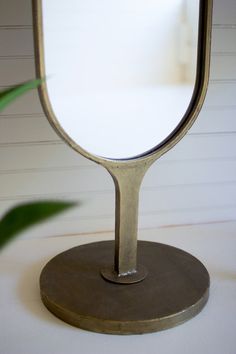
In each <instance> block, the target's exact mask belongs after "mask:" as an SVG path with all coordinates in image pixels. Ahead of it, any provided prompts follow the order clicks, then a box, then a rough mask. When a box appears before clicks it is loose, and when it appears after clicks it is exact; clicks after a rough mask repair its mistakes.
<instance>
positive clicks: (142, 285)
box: [32, 0, 212, 333]
mask: <svg viewBox="0 0 236 354" xmlns="http://www.w3.org/2000/svg"><path fill="white" fill-rule="evenodd" d="M32 4H33V19H34V43H35V57H36V75H37V77H41V78H43V77H45V66H44V47H43V28H42V3H41V0H32ZM211 24H212V0H200V14H199V36H198V61H197V75H196V83H195V87H194V93H193V96H192V100H191V102H190V105H189V107H188V109H187V111H186V113H185V115H184V117H183V119H182V120H181V121H180V123H179V125H178V126H177V127H176V129H175V130H174V131H173V132H172V133H171V134H170V135H169V136H168V137H167V138H166V139H165V141H163V142H162V143H161V144H159V145H158V146H156V147H154V148H153V149H152V150H150V151H148V152H146V153H144V154H143V155H139V156H135V157H134V158H131V159H122V160H116V159H107V158H103V157H100V156H96V155H92V154H90V153H89V152H88V151H86V150H84V149H83V148H82V147H81V146H79V145H78V144H77V143H76V142H75V141H73V140H72V139H71V138H70V137H69V136H68V135H67V133H66V132H65V131H64V130H63V129H62V127H61V126H60V123H59V122H58V120H57V118H56V117H55V115H54V113H53V110H52V107H51V104H50V99H49V97H48V93H47V83H46V82H43V84H42V85H41V87H40V89H39V95H40V99H41V102H42V106H43V109H44V111H45V114H46V116H47V117H48V119H49V122H50V123H51V125H52V126H53V127H54V129H55V130H56V132H57V133H58V134H59V135H60V136H61V137H62V138H63V139H64V140H65V141H66V142H67V143H68V144H69V145H70V146H71V147H72V148H73V149H74V150H75V151H77V152H79V153H80V154H82V155H83V156H85V157H87V158H88V159H90V160H92V161H94V162H96V163H98V164H101V165H102V166H104V167H105V168H106V169H107V170H108V172H109V173H110V175H111V176H112V178H113V180H114V183H115V188H116V225H115V243H114V248H115V260H114V265H112V264H113V262H112V260H111V259H110V256H107V257H108V258H107V259H109V260H110V261H109V262H104V264H103V262H102V261H101V262H99V261H98V259H97V258H96V257H95V258H94V250H92V248H90V247H89V245H88V246H87V247H86V246H81V247H80V248H78V251H76V252H74V251H73V250H71V252H70V251H68V252H65V253H63V254H62V255H59V256H57V257H55V258H54V259H53V260H52V261H51V262H49V264H48V266H46V267H45V269H44V270H43V272H42V276H41V283H40V284H41V294H42V299H43V302H44V303H45V305H46V306H47V307H48V308H49V310H50V311H52V312H53V313H55V314H56V315H57V316H58V317H60V318H62V319H63V320H64V321H66V322H69V323H71V324H74V325H76V326H78V327H81V328H86V329H89V330H93V331H98V332H106V333H144V332H151V331H157V330H160V329H164V328H168V327H172V326H173V325H176V324H178V323H181V322H183V321H185V320H186V319H189V318H191V317H193V316H194V315H195V314H197V313H198V312H199V311H200V310H201V308H202V307H203V306H204V304H205V303H206V301H207V297H208V288H209V278H208V274H207V271H206V270H205V268H204V267H203V266H200V267H199V264H198V261H197V260H196V259H194V260H195V261H194V262H192V261H190V262H189V263H188V266H186V268H185V267H182V268H181V271H182V276H183V275H184V274H185V275H186V278H188V277H190V278H191V277H192V276H193V278H192V279H193V282H192V283H191V284H195V285H196V288H198V285H199V289H201V290H200V291H199V292H198V291H197V290H196V291H195V290H193V292H194V294H195V295H196V297H192V298H191V300H190V299H189V297H190V290H189V289H190V288H191V286H192V285H191V286H190V287H189V288H183V289H182V290H181V292H179V293H178V296H179V299H180V300H181V301H179V302H178V306H177V307H175V306H174V303H175V301H174V297H170V296H169V295H168V289H169V287H171V286H172V284H174V283H175V281H176V277H177V274H176V273H175V272H174V271H173V272H172V273H168V274H169V275H168V276H167V273H166V271H165V266H166V262H165V261H164V258H165V257H164V256H165V254H166V251H165V250H166V249H165V247H167V248H168V247H169V246H165V247H164V246H161V247H160V249H161V250H162V252H163V254H162V255H161V252H159V251H158V252H156V245H157V244H152V245H151V246H152V247H153V248H154V250H155V251H153V252H154V253H155V255H154V253H152V251H151V247H148V248H149V252H150V254H146V253H145V256H143V257H140V260H139V261H138V265H137V218H138V196H139V189H140V185H141V182H142V179H143V176H144V175H145V173H146V171H147V169H148V168H149V167H150V166H151V165H152V163H153V162H155V161H156V160H157V159H158V158H159V157H160V156H161V155H163V154H164V153H166V152H167V151H168V150H169V149H171V148H172V147H173V146H174V145H175V144H176V143H178V141H179V140H180V139H182V138H183V136H184V135H185V134H186V133H187V131H188V130H189V129H190V127H191V126H192V124H193V123H194V121H195V120H196V118H197V116H198V114H199V112H200V110H201V107H202V104H203V101H204V98H205V95H206V91H207V86H208V79H209V65H210V42H211ZM103 246H105V245H103V244H101V245H100V246H98V247H96V252H97V253H98V254H97V257H98V258H99V259H100V258H102V254H103V251H102V250H103ZM112 247H113V246H112V245H110V246H109V252H110V249H111V248H112ZM143 247H144V246H142V247H141V250H142V248H143ZM144 248H145V247H144ZM80 250H81V251H80ZM82 250H83V251H85V250H86V252H87V251H88V252H87V253H86V254H87V261H88V263H86V266H85V265H83V266H82V265H81V267H82V268H80V260H78V264H79V265H78V267H77V268H73V264H74V259H77V258H80V257H83V256H82V254H83V252H82ZM168 250H169V248H168ZM168 252H169V251H168ZM141 253H142V251H141ZM177 253H178V252H177ZM99 254H100V255H99ZM151 254H152V257H151V256H150V255H151ZM168 254H169V255H170V256H171V257H173V259H175V260H176V264H175V266H176V268H178V266H179V265H178V262H179V261H180V258H181V257H180V258H178V257H177V258H178V262H177V258H175V255H176V249H173V248H171V249H170V252H169V253H168ZM64 255H66V257H68V259H70V258H71V260H69V261H68V262H69V263H68V267H69V268H70V270H71V272H73V276H72V275H71V274H72V273H70V275H68V274H67V272H64V273H63V272H62V273H61V275H59V273H60V272H59V269H60V267H62V268H63V261H64ZM149 257H150V259H151V260H152V262H151V263H150V261H149ZM159 257H161V259H162V260H163V262H162V261H160V263H159ZM188 257H190V259H191V257H192V256H190V255H188ZM100 260H101V259H100ZM70 262H71V265H69V264H70ZM76 262H77V261H76ZM195 262H196V263H195ZM54 263H55V266H54ZM157 264H158V266H157ZM52 265H53V266H52ZM59 265H60V266H59ZM195 266H196V267H197V268H198V270H199V272H198V273H197V274H198V275H196V274H195V271H194V269H195ZM52 269H53V270H52ZM89 269H93V273H91V274H90V273H89V272H90V271H89ZM154 269H155V272H156V273H155V276H153V275H152V274H153V272H154ZM77 272H78V274H80V276H78V282H80V281H82V280H81V279H82V278H83V282H84V284H86V287H85V288H83V289H89V283H90V281H91V277H92V278H94V277H97V278H96V281H97V282H99V286H100V291H101V294H103V295H101V299H100V300H101V301H108V299H109V296H110V295H109V291H110V292H112V291H113V289H115V290H114V292H113V295H112V296H114V299H115V301H114V303H119V295H118V293H119V292H122V291H123V292H126V293H127V292H130V295H129V297H132V306H134V308H135V312H136V315H135V317H134V318H132V316H131V315H130V316H131V317H129V315H128V313H127V316H128V317H127V318H126V317H125V316H124V317H123V318H121V319H120V320H118V319H117V317H116V316H117V314H118V313H119V312H120V311H122V306H124V303H123V302H120V305H118V308H117V309H116V312H114V311H113V310H114V307H113V306H110V303H109V301H108V303H107V304H103V305H104V306H103V307H101V308H104V314H102V313H101V314H100V317H99V316H97V315H96V313H94V314H92V315H91V317H90V315H89V314H88V313H89V312H88V313H87V314H86V310H85V312H83V313H82V312H80V310H78V311H77V309H79V308H80V303H83V299H84V300H85V301H86V298H87V299H89V301H90V303H89V305H88V307H86V308H87V309H88V308H89V307H98V302H99V299H98V298H94V304H93V303H91V301H92V299H91V298H90V297H89V296H88V295H89V294H88V293H87V292H86V291H84V290H82V289H81V293H82V294H83V295H81V293H79V292H78V296H77V294H74V293H72V292H71V293H70V292H69V291H70V290H69V288H68V291H67V292H66V293H67V298H66V301H65V299H62V298H61V297H60V295H59V293H60V292H61V291H62V289H65V286H69V285H67V284H68V283H67V280H68V281H69V279H68V277H70V276H71V278H73V279H76V277H77V275H76V274H77ZM187 272H189V274H187ZM86 274H89V277H87V278H86ZM158 274H159V275H158ZM165 275H166V278H165ZM54 277H55V278H56V279H57V282H56V283H55V281H53V279H54ZM80 277H82V278H80ZM84 277H85V278H84ZM158 277H159V278H158ZM104 278H105V279H106V280H105V279H104ZM157 279H159V280H158V284H159V286H160V288H161V289H162V290H163V292H161V293H160V292H159V290H158V291H157V287H156V282H157ZM206 279H208V280H207V281H206ZM107 280H108V281H107ZM115 283H117V284H115ZM124 284H126V285H124ZM127 284H128V285H127ZM178 284H180V283H178ZM91 286H92V285H91ZM165 286H166V289H165V290H164V287H165ZM178 286H180V285H178ZM122 289H123V290H122ZM124 289H126V290H124ZM184 289H185V290H184ZM187 289H188V290H187ZM89 291H90V290H88V292H89ZM155 291H157V294H158V295H156V293H155ZM147 293H149V294H150V293H152V298H155V299H156V303H158V306H160V308H159V309H158V310H156V311H153V313H152V315H151V314H150V316H147V317H145V316H144V317H142V316H143V314H142V311H143V310H142V303H141V302H140V303H139V301H140V298H141V299H142V298H143V302H144V303H146V302H147V306H148V301H149V300H148V298H146V297H145V296H146V295H147ZM52 294H53V295H52ZM51 295H52V296H51ZM56 295H58V296H56ZM81 296H82V297H81ZM160 296H162V298H160ZM70 297H71V298H70ZM70 299H71V300H70ZM103 299H105V300H103ZM70 301H71V302H72V303H73V305H72V306H69V302H70ZM172 302H174V303H173V304H172ZM136 303H137V306H136V307H135V305H134V304H136ZM138 304H139V305H138ZM172 305H173V307H172ZM100 306H101V304H99V307H100ZM130 306H131V304H130ZM132 306H131V307H132ZM152 306H154V305H153V303H152V304H151V303H150V306H149V308H147V307H146V306H145V309H146V310H145V311H147V312H148V313H150V311H152ZM168 306H170V307H171V308H172V310H171V311H172V312H171V313H165V311H164V309H166V308H168ZM105 308H107V309H106V311H105ZM81 311H82V310H81ZM107 311H108V312H109V320H105V318H106V316H107ZM131 318H132V319H131ZM144 318H145V319H144Z"/></svg>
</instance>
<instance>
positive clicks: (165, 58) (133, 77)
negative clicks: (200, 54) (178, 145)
mask: <svg viewBox="0 0 236 354" xmlns="http://www.w3.org/2000/svg"><path fill="white" fill-rule="evenodd" d="M198 17H199V0H99V1H97V0H66V1H65V0H50V1H48V0H42V18H43V46H44V57H45V58H44V60H45V74H46V77H47V83H46V85H47V90H48V96H49V100H50V103H51V106H52V109H53V111H54V114H55V116H56V118H57V120H58V121H59V123H60V125H61V127H62V128H63V129H64V131H65V132H66V133H67V134H68V135H69V136H70V138H71V139H72V140H74V141H75V142H76V143H77V144H78V145H80V146H81V147H82V148H83V149H84V150H86V151H88V152H89V153H91V154H94V155H99V156H101V157H106V158H111V159H125V158H132V157H135V156H137V155H139V154H143V153H145V152H148V151H149V150H150V149H153V148H154V147H156V146H157V145H159V144H160V143H161V142H162V141H163V140H164V139H166V138H167V137H168V136H169V135H170V134H171V133H172V132H173V130H174V129H175V128H176V127H177V125H178V124H179V122H180V121H181V119H182V118H183V116H184V114H185V112H186V110H187V108H188V106H189V104H190V101H191V97H192V94H193V90H194V86H195V79H196V65H197V64H196V63H197V41H198V20H199V18H198Z"/></svg>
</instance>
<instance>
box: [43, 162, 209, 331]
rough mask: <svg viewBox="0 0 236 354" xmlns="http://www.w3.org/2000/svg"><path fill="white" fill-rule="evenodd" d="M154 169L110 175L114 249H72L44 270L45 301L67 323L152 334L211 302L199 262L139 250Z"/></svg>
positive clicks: (171, 252)
mask: <svg viewBox="0 0 236 354" xmlns="http://www.w3.org/2000/svg"><path fill="white" fill-rule="evenodd" d="M148 167H149V165H146V164H142V165H139V166H136V167H130V168H129V167H128V166H126V168H123V169H118V168H117V169H115V170H110V171H109V172H110V173H111V175H112V177H113V179H114V181H115V186H116V240H115V242H114V241H105V242H97V243H92V244H88V245H83V246H79V247H75V248H72V249H70V250H68V251H65V252H63V253H61V254H59V255H58V256H56V257H55V258H53V259H52V260H51V261H50V262H49V263H48V264H47V265H46V266H45V268H44V269H43V271H42V274H41V278H40V289H41V296H42V300H43V302H44V304H45V305H46V307H47V308H48V309H49V310H50V311H51V312H53V313H54V314H55V315H56V316H57V317H59V318H61V319H62V320H64V321H65V322H68V323H70V324H72V325H74V326H77V327H80V328H84V329H87V330H90V331H95V332H102V333H113V334H135V333H147V332H154V331H159V330H162V329H165V328H169V327H173V326H175V325H177V324H180V323H182V322H184V321H186V320H188V319H190V318H191V317H193V316H195V315H196V314H197V313H198V312H199V311H200V310H201V309H202V308H203V306H204V305H205V303H206V302H207V299H208V294H209V275H208V272H207V270H206V269H205V267H204V266H203V265H202V264H201V263H200V262H199V261H198V260H197V259H196V258H194V257H193V256H191V255H190V254H188V253H186V252H184V251H182V250H179V249H177V248H174V247H171V246H167V245H163V244H159V243H154V242H144V241H139V242H137V218H138V194H139V187H140V184H141V181H142V178H143V176H144V174H145V172H146V169H147V168H148ZM114 250H115V261H114V259H113V255H114ZM113 264H114V265H113ZM112 265H113V266H112Z"/></svg>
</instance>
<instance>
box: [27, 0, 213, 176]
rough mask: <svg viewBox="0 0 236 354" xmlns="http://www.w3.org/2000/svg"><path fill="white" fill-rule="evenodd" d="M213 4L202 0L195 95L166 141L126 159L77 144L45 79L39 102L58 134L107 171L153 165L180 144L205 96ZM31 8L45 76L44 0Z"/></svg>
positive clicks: (38, 60)
mask: <svg viewBox="0 0 236 354" xmlns="http://www.w3.org/2000/svg"><path fill="white" fill-rule="evenodd" d="M212 6H213V0H199V25H198V50H197V70H196V80H195V86H194V90H193V95H192V99H191V101H190V104H189V106H188V108H187V110H186V112H185V114H184V116H183V118H182V119H181V120H180V122H179V124H178V125H177V127H176V128H175V129H174V130H173V131H172V133H171V134H170V135H169V136H168V137H166V139H165V140H163V141H162V142H161V143H160V144H158V145H157V146H155V147H153V148H152V149H150V150H149V151H147V152H145V153H143V154H140V155H136V156H134V157H131V158H127V159H125V158H121V159H112V158H106V157H102V156H98V155H94V154H92V153H90V152H88V151H86V150H85V149H83V148H82V147H81V146H80V145H78V144H77V143H76V142H75V141H74V140H72V139H71V138H70V137H69V136H68V134H67V133H66V132H65V131H64V129H63V128H62V126H61V125H60V123H59V121H58V120H57V118H56V116H55V115H54V112H53V108H52V106H51V103H50V99H49V95H48V92H47V83H46V82H45V81H44V82H43V83H42V84H41V86H40V87H39V96H40V101H41V104H42V107H43V110H44V113H45V115H46V116H47V118H48V120H49V122H50V124H51V125H52V127H53V128H54V129H55V130H56V132H57V133H58V134H59V136H60V137H61V138H62V139H63V140H64V141H65V142H66V143H67V144H69V146H70V147H71V148H73V149H74V150H75V151H77V152H78V153H80V154H82V155H83V156H85V157H86V158H88V159H90V160H92V161H94V162H96V163H98V164H101V165H103V166H104V167H105V168H107V169H108V170H110V169H111V168H114V167H115V168H122V166H123V165H124V164H127V162H128V163H129V166H137V165H139V164H142V163H143V162H144V160H145V162H146V163H147V164H148V165H150V164H152V163H153V162H154V161H155V160H156V159H158V158H159V157H160V156H162V155H163V154H164V153H166V152H167V151H168V150H169V149H171V148H172V147H173V146H174V145H175V144H177V143H178V142H179V140H181V139H182V138H183V137H184V135H185V134H186V133H187V132H188V130H189V129H190V128H191V126H192V125H193V123H194V122H195V120H196V118H197V116H198V114H199V112H200V110H201V107H202V105H203V102H204V99H205V96H206V92H207V86H208V81H209V67H210V48H211V27H212ZM32 7H33V28H34V47H35V63H36V76H37V77H38V78H41V79H43V78H45V77H46V73H45V64H44V46H43V25H42V22H43V20H42V0H32Z"/></svg>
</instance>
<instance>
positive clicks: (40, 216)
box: [0, 201, 76, 248]
mask: <svg viewBox="0 0 236 354" xmlns="http://www.w3.org/2000/svg"><path fill="white" fill-rule="evenodd" d="M75 205H76V203H74V202H64V201H39V202H31V203H27V204H20V205H18V206H16V207H13V208H12V209H10V210H9V211H8V212H7V213H6V214H5V215H4V216H3V218H2V219H1V220H0V248H2V247H3V246H4V245H5V244H6V243H7V242H8V241H10V240H12V239H13V238H14V237H15V236H16V235H17V234H19V233H20V232H22V231H24V230H26V229H27V228H29V227H30V226H33V225H35V224H38V223H40V222H41V221H44V220H47V219H49V218H51V217H53V216H55V215H57V214H59V213H61V212H63V211H65V210H66V209H69V208H71V207H73V206H75Z"/></svg>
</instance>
